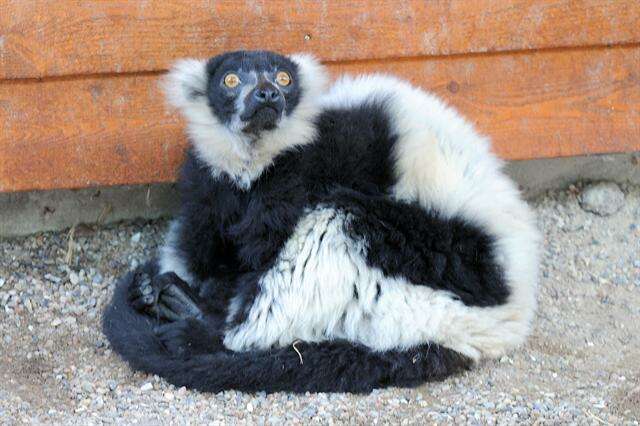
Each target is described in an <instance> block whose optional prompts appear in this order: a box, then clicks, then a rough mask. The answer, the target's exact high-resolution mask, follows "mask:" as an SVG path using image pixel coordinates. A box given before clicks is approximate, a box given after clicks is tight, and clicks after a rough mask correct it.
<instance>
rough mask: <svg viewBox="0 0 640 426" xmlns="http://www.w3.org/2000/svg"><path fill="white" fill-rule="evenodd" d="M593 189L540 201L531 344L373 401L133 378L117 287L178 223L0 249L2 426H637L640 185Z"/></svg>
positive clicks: (35, 239)
mask: <svg viewBox="0 0 640 426" xmlns="http://www.w3.org/2000/svg"><path fill="white" fill-rule="evenodd" d="M580 191H581V186H580V185H578V186H577V187H572V188H570V190H568V191H560V192H552V193H549V194H547V195H546V196H544V197H542V198H540V199H538V200H535V201H534V202H533V204H534V206H535V209H536V211H537V213H538V216H539V223H540V227H541V229H542V230H543V231H544V235H545V239H544V256H543V259H542V270H541V286H540V292H539V304H540V307H539V312H538V315H537V319H536V322H535V328H534V331H533V334H532V336H531V338H530V339H529V341H528V343H527V344H526V345H525V347H524V348H521V349H519V350H516V351H513V352H512V353H510V354H508V355H507V356H504V357H503V358H501V359H499V360H492V361H486V362H483V363H482V364H481V365H479V366H478V367H477V368H475V369H473V370H472V371H469V372H468V373H465V374H463V375H461V376H458V377H454V378H451V379H449V380H447V381H445V382H443V383H437V384H428V385H425V386H422V387H419V388H417V389H387V390H380V391H375V392H373V393H372V394H371V395H366V396H354V395H348V394H313V395H300V396H297V395H288V394H284V393H280V394H275V395H265V394H260V393H259V394H255V395H249V394H243V393H239V392H234V391H229V392H223V393H220V394H215V395H214V394H199V393H196V392H191V391H188V390H186V389H183V388H181V389H177V388H174V387H173V386H171V385H168V384H167V383H165V382H164V381H163V380H161V379H159V378H157V377H152V376H147V375H144V374H140V373H133V372H132V371H131V370H130V369H129V368H128V367H127V366H126V365H125V364H124V363H123V362H122V361H121V360H120V359H119V358H118V357H117V356H116V355H115V354H113V353H112V351H111V350H110V349H109V345H108V343H107V342H106V340H105V338H104V336H103V335H102V334H101V332H100V328H99V320H100V315H101V311H102V309H103V307H104V305H105V304H106V302H107V301H108V300H109V297H110V294H111V291H112V288H113V284H114V280H115V279H116V278H117V277H118V276H119V275H121V274H122V273H124V272H125V271H126V270H128V269H129V268H131V267H132V266H136V265H137V264H138V263H139V262H142V261H144V259H146V258H148V257H149V256H151V255H152V254H153V252H154V251H155V249H156V247H157V246H158V244H159V242H160V241H161V235H162V232H163V230H164V229H165V228H166V222H165V221H158V222H149V223H147V222H139V223H123V224H119V225H116V226H112V227H94V226H77V227H75V229H74V230H73V232H70V231H66V232H61V233H46V234H39V235H34V236H31V237H27V238H21V239H6V240H2V241H0V423H2V424H22V423H29V424H32V423H46V424H51V423H57V424H82V425H87V424H102V423H118V424H120V423H123V424H132V423H142V424H194V423H202V422H207V423H212V424H280V423H283V422H284V423H291V424H301V423H314V424H315V423H322V424H334V423H335V424H342V423H349V424H372V423H373V424H387V423H391V424H434V423H438V424H443V423H445V424H449V423H462V424H467V423H471V424H515V423H527V424H565V423H574V424H594V425H598V424H623V423H624V424H636V425H637V424H638V422H639V421H640V337H639V333H638V327H639V324H640V188H637V187H623V191H624V193H625V201H624V205H623V207H622V209H621V210H620V211H618V212H617V213H614V214H613V215H611V216H609V217H601V216H598V215H595V214H593V213H589V212H586V211H584V210H582V208H581V207H580V205H579V203H578V200H577V198H578V194H579V193H580Z"/></svg>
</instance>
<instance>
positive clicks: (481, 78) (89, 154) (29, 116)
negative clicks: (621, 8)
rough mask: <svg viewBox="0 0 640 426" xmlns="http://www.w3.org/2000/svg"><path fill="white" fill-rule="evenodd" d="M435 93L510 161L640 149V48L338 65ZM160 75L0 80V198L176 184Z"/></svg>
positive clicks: (176, 139) (176, 125) (175, 146)
mask: <svg viewBox="0 0 640 426" xmlns="http://www.w3.org/2000/svg"><path fill="white" fill-rule="evenodd" d="M331 70H332V72H333V73H334V74H335V73H341V72H345V71H346V72H367V71H387V72H391V73H394V74H397V75H400V76H403V77H404V78H407V79H409V80H411V81H412V82H414V83H415V84H418V85H420V86H422V87H425V88H429V89H432V90H433V91H434V92H436V93H438V94H440V95H441V96H443V97H444V98H445V99H447V100H448V101H449V102H450V103H452V104H453V105H455V106H457V107H458V108H459V109H460V110H461V111H462V112H463V113H464V114H465V115H467V116H468V117H469V118H470V119H471V120H472V121H474V122H475V123H476V124H477V126H478V128H479V129H480V130H481V131H482V132H484V133H486V134H488V135H490V136H491V137H492V138H493V140H494V146H495V149H496V151H497V152H498V154H500V155H501V156H503V157H505V158H508V159H525V158H540V157H558V156H569V155H582V154H591V153H603V152H628V151H640V48H639V47H624V48H610V49H589V50H570V51H546V52H528V53H521V54H516V55H503V54H493V55H476V56H457V57H443V58H434V59H415V60H399V61H369V62H364V63H358V64H336V65H332V66H331ZM160 96H161V95H160V94H159V92H158V89H157V76H154V75H147V76H132V75H126V76H110V77H102V78H100V77H91V78H82V79H66V78H65V79H58V80H53V81H46V82H42V83H37V82H33V81H17V82H7V81H5V82H4V83H2V82H0V123H4V126H5V127H4V131H3V132H2V133H0V191H17V190H28V189H51V188H69V187H86V186H94V185H115V184H133V183H146V182H158V181H169V180H171V179H173V176H174V170H175V167H176V165H177V164H178V163H179V161H180V155H181V151H182V149H183V147H184V138H183V136H182V135H183V133H182V129H181V124H180V122H179V120H178V119H177V118H176V117H175V116H173V115H170V114H168V113H165V112H164V104H163V101H162V99H161V97H160Z"/></svg>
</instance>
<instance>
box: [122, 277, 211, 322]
mask: <svg viewBox="0 0 640 426" xmlns="http://www.w3.org/2000/svg"><path fill="white" fill-rule="evenodd" d="M198 299H199V297H198V295H196V294H194V292H193V290H192V289H191V288H190V287H189V284H187V283H186V282H185V281H183V280H182V279H180V277H178V276H177V275H176V274H175V273H173V272H167V273H164V274H160V275H156V276H154V277H151V276H150V275H149V274H147V273H145V272H143V271H138V272H136V274H135V276H134V279H133V281H132V282H131V286H130V287H129V303H130V304H131V306H132V307H133V308H134V309H136V310H137V311H139V312H144V313H145V314H147V315H149V316H152V317H155V318H157V319H158V320H162V321H169V322H172V321H179V320H183V319H187V318H201V317H202V316H203V315H204V314H203V311H202V308H201V304H200V303H199V301H198Z"/></svg>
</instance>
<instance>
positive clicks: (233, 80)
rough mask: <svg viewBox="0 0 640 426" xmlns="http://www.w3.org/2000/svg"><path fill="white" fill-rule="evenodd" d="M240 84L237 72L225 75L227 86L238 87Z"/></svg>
mask: <svg viewBox="0 0 640 426" xmlns="http://www.w3.org/2000/svg"><path fill="white" fill-rule="evenodd" d="M238 84H240V77H238V76H237V75H236V74H234V73H229V74H227V75H225V76H224V85H225V86H227V87H229V88H231V89H233V88H234V87H237V86H238Z"/></svg>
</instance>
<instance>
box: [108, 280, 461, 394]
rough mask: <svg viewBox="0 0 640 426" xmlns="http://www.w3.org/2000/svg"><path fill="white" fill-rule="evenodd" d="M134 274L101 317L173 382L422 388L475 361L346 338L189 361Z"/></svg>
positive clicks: (120, 348) (140, 360) (264, 387)
mask: <svg viewBox="0 0 640 426" xmlns="http://www.w3.org/2000/svg"><path fill="white" fill-rule="evenodd" d="M132 278H133V275H132V274H128V275H127V276H125V277H124V278H123V279H121V280H120V282H119V283H118V284H117V287H116V289H115V294H114V296H113V299H112V300H111V303H110V304H109V306H108V307H107V309H106V310H105V313H104V318H103V330H104V333H105V335H106V336H107V338H108V339H109V341H110V342H111V346H112V348H113V349H114V350H115V352H117V353H118V354H120V356H121V357H122V358H124V359H125V360H126V361H127V362H128V363H129V364H130V365H131V367H132V368H134V369H136V370H141V371H145V372H147V373H151V374H157V375H159V376H161V377H164V378H165V379H166V380H167V381H169V382H170V383H172V384H174V385H175V386H186V387H188V388H192V389H196V390H199V391H204V392H219V391H223V390H226V389H235V390H239V391H246V392H258V391H265V392H278V391H289V392H297V393H303V392H307V391H308V392H354V393H366V392H371V391H372V390H373V389H376V388H382V387H386V386H403V387H409V386H417V385H420V384H422V383H424V382H428V381H437V380H443V379H444V378H445V377H447V376H449V375H451V374H454V373H458V372H460V371H462V370H464V369H467V368H469V367H470V365H471V363H472V361H471V360H470V359H469V358H467V357H465V356H463V355H461V354H459V353H457V352H455V351H453V350H450V349H447V348H444V347H441V346H439V345H435V344H431V345H422V346H419V347H416V348H413V349H410V350H406V351H386V352H374V351H372V350H370V349H368V348H366V347H364V346H362V345H357V344H353V343H350V342H345V341H334V342H323V343H304V342H299V343H296V344H295V346H293V345H292V346H289V347H285V348H278V349H273V350H268V351H252V352H232V351H228V350H225V349H222V350H218V351H215V352H211V353H208V354H202V355H196V356H193V357H191V358H188V359H182V358H175V357H173V356H172V355H171V354H170V353H169V352H168V351H166V350H165V348H164V347H163V346H162V344H161V343H160V342H159V341H158V339H157V338H156V337H155V335H154V333H153V327H154V324H153V323H152V321H150V320H149V319H148V318H147V317H146V316H143V315H140V314H138V313H137V312H136V311H135V310H133V309H132V308H131V307H130V306H129V304H128V303H127V298H126V293H127V288H128V286H129V283H130V281H131V280H132Z"/></svg>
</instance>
